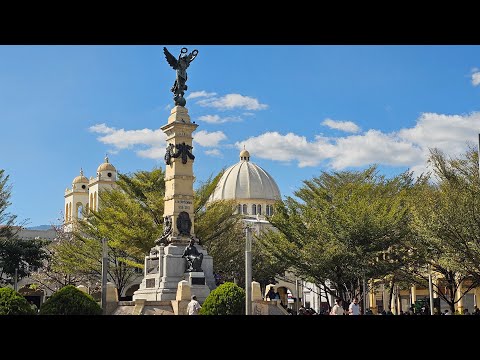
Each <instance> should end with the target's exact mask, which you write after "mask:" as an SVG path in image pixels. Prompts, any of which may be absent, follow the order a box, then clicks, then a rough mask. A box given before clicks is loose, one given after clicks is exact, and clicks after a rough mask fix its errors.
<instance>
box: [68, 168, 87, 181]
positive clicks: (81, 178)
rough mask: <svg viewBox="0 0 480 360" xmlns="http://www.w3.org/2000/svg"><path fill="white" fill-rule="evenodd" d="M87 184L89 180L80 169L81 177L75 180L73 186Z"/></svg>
mask: <svg viewBox="0 0 480 360" xmlns="http://www.w3.org/2000/svg"><path fill="white" fill-rule="evenodd" d="M78 183H87V184H88V179H87V178H86V177H85V176H84V175H83V169H80V175H78V176H77V177H76V178H75V179H73V181H72V184H78Z"/></svg>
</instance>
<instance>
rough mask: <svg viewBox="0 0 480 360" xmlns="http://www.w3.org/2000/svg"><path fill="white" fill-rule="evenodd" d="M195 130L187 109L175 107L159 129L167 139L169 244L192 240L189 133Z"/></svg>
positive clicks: (191, 185)
mask: <svg viewBox="0 0 480 360" xmlns="http://www.w3.org/2000/svg"><path fill="white" fill-rule="evenodd" d="M197 127H198V125H197V124H192V123H191V122H190V116H189V115H188V110H187V108H185V107H183V106H175V107H174V108H173V109H172V110H171V112H170V116H169V118H168V123H167V124H166V125H164V126H162V127H161V129H162V131H163V132H164V133H165V134H166V135H167V144H168V145H167V150H166V154H165V162H166V170H165V198H164V199H165V208H164V218H165V217H169V218H170V221H171V223H172V233H171V235H170V238H169V240H168V242H171V243H174V244H181V245H186V244H188V242H189V241H190V236H194V220H195V219H194V212H193V211H194V209H193V180H194V177H193V162H194V159H195V156H194V155H193V153H192V150H193V147H192V140H193V137H192V133H193V132H194V131H195V129H196V128H197Z"/></svg>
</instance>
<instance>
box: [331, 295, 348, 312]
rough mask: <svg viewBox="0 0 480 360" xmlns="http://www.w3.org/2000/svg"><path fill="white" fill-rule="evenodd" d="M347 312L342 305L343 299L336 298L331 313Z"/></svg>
mask: <svg viewBox="0 0 480 360" xmlns="http://www.w3.org/2000/svg"><path fill="white" fill-rule="evenodd" d="M344 313H345V312H344V311H343V307H342V299H336V300H335V305H333V307H332V310H331V311H330V315H343V314H344Z"/></svg>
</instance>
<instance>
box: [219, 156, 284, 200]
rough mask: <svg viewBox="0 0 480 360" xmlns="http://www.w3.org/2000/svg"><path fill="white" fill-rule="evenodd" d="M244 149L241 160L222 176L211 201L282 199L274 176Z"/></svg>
mask: <svg viewBox="0 0 480 360" xmlns="http://www.w3.org/2000/svg"><path fill="white" fill-rule="evenodd" d="M244 151H245V150H243V151H242V153H241V155H240V157H241V159H242V160H241V161H240V162H238V163H236V164H235V165H233V166H230V167H229V168H228V169H227V170H225V173H224V174H223V176H222V177H221V179H220V181H219V182H218V184H217V187H216V188H215V191H214V192H213V194H212V196H211V197H210V201H215V200H228V199H236V200H240V199H266V200H280V199H281V195H280V190H279V189H278V185H277V183H276V182H275V180H273V178H272V176H271V175H270V174H269V173H268V172H266V171H265V170H263V169H262V168H261V167H260V166H258V165H255V164H253V163H251V162H250V161H249V158H250V157H249V155H250V154H248V157H246V156H242V155H246V154H245V153H244Z"/></svg>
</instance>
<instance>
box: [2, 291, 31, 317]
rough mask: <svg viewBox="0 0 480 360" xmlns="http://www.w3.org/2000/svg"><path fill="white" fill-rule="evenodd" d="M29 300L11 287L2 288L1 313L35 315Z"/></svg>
mask: <svg viewBox="0 0 480 360" xmlns="http://www.w3.org/2000/svg"><path fill="white" fill-rule="evenodd" d="M35 314H36V313H35V311H34V310H33V309H32V307H31V306H30V304H29V303H28V302H27V300H26V299H25V298H24V297H23V296H22V295H20V294H19V293H18V292H16V291H14V290H13V289H11V288H0V315H35Z"/></svg>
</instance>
